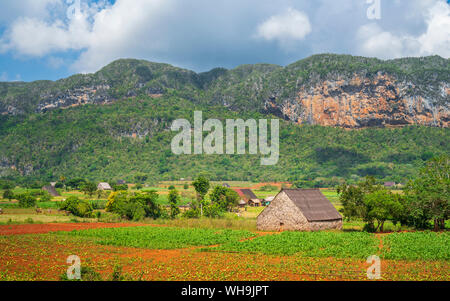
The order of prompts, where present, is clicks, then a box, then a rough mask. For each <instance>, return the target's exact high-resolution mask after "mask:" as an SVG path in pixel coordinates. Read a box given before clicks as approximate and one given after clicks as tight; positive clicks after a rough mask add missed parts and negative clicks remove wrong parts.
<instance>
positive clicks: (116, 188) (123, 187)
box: [112, 184, 128, 191]
mask: <svg viewBox="0 0 450 301" xmlns="http://www.w3.org/2000/svg"><path fill="white" fill-rule="evenodd" d="M112 188H113V190H114V191H127V190H128V185H127V184H121V185H119V184H116V185H113V187H112Z"/></svg>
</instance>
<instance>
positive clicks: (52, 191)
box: [42, 185, 61, 196]
mask: <svg viewBox="0 0 450 301" xmlns="http://www.w3.org/2000/svg"><path fill="white" fill-rule="evenodd" d="M42 190H45V191H47V192H48V193H49V194H50V195H51V196H61V195H60V194H59V193H58V191H56V188H55V186H52V185H48V186H44V187H42Z"/></svg>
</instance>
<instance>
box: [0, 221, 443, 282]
mask: <svg viewBox="0 0 450 301" xmlns="http://www.w3.org/2000/svg"><path fill="white" fill-rule="evenodd" d="M93 225H97V226H95V227H93V228H94V229H87V230H82V229H83V228H82V227H83V226H80V227H79V228H78V229H77V230H76V231H73V232H67V231H70V230H73V229H70V228H66V229H63V228H62V227H59V228H58V227H56V228H54V229H53V231H57V230H65V231H66V232H61V231H59V232H51V233H47V234H21V232H20V231H16V235H7V236H4V235H2V236H0V280H59V279H60V277H61V275H63V274H64V273H65V271H66V270H67V267H68V265H67V263H66V259H67V257H68V256H70V255H74V254H75V255H77V256H79V257H80V258H81V261H82V265H83V266H86V267H89V268H91V269H92V270H94V271H96V272H98V273H99V275H100V277H101V278H102V279H103V280H111V277H112V275H113V274H116V276H117V271H120V273H119V274H120V275H121V279H122V280H300V281H301V280H367V276H366V270H367V268H368V267H369V264H367V263H366V255H368V254H369V255H371V254H372V253H374V254H373V255H375V254H376V255H379V256H380V257H381V259H382V262H381V271H382V280H446V281H448V280H450V274H449V271H450V262H449V260H450V249H449V246H450V244H449V243H448V242H449V239H450V235H449V234H448V233H445V232H444V233H430V232H423V233H422V232H417V233H393V234H383V235H379V234H367V233H360V232H313V233H293V232H284V233H281V234H280V233H270V232H267V233H261V232H256V231H242V230H218V229H214V228H211V229H196V228H179V227H155V226H154V225H153V226H143V225H139V224H136V226H137V227H127V228H123V227H124V226H130V225H125V224H117V225H111V224H110V225H108V224H105V225H103V224H93ZM35 226H36V225H35ZM41 226H42V227H45V226H46V225H41ZM113 226H114V227H116V226H117V227H118V228H108V229H106V228H104V227H113ZM8 227H18V226H0V230H1V229H5V228H8ZM414 241H416V243H414ZM329 242H331V243H329ZM438 250H439V251H438ZM436 251H438V252H436Z"/></svg>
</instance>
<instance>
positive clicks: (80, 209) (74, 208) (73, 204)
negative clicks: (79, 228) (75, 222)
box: [61, 196, 93, 217]
mask: <svg viewBox="0 0 450 301" xmlns="http://www.w3.org/2000/svg"><path fill="white" fill-rule="evenodd" d="M61 209H62V210H66V211H69V212H70V213H72V214H73V215H75V216H78V217H92V211H93V208H92V205H91V204H90V203H89V202H88V201H85V200H80V199H79V198H77V197H73V196H72V197H69V198H68V199H67V200H66V201H64V202H63V203H62V204H61Z"/></svg>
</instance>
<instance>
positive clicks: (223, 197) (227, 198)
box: [210, 186, 240, 211]
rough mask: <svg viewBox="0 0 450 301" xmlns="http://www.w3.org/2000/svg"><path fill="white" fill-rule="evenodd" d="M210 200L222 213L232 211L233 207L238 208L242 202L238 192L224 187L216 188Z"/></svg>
mask: <svg viewBox="0 0 450 301" xmlns="http://www.w3.org/2000/svg"><path fill="white" fill-rule="evenodd" d="M210 198H211V201H212V202H213V205H217V206H218V208H219V209H220V210H222V211H231V210H232V209H233V207H235V206H237V204H238V202H239V200H240V197H239V194H238V193H237V192H236V191H234V190H232V189H230V188H228V187H223V186H216V187H214V189H213V191H212V192H211V194H210ZM214 209H215V208H214Z"/></svg>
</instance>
